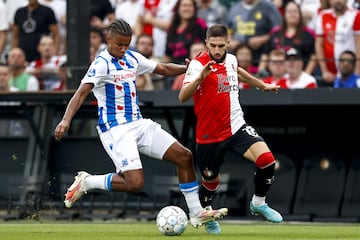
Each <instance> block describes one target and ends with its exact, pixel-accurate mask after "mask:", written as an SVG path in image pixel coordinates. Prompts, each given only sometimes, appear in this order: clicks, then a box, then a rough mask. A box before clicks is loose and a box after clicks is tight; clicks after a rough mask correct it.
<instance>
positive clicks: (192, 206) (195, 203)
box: [183, 191, 203, 217]
mask: <svg viewBox="0 0 360 240" xmlns="http://www.w3.org/2000/svg"><path fill="white" fill-rule="evenodd" d="M183 194H184V197H185V200H186V204H187V206H188V208H189V215H190V217H193V216H195V215H196V214H197V213H198V212H200V211H201V210H202V209H203V207H202V206H201V203H200V200H199V193H198V192H197V191H193V192H183Z"/></svg>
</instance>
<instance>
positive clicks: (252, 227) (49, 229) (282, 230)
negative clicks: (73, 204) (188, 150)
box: [0, 221, 360, 240]
mask: <svg viewBox="0 0 360 240" xmlns="http://www.w3.org/2000/svg"><path fill="white" fill-rule="evenodd" d="M221 228H222V234H221V235H211V236H210V235H209V234H207V233H206V232H205V229H204V228H203V227H201V228H199V229H196V228H193V227H192V226H190V225H188V226H187V229H186V231H185V232H184V233H183V234H182V235H181V236H163V235H161V234H160V232H159V231H158V230H157V228H156V224H155V222H138V221H133V222H132V221H116V222H88V223H84V222H33V221H29V222H27V221H19V222H2V223H0V239H1V240H24V239H26V240H32V239H34V240H64V239H66V240H73V239H74V240H82V239H84V240H85V239H86V240H97V239H99V240H100V239H101V240H108V239H116V240H120V239H129V240H132V239H145V240H152V239H169V238H176V239H177V240H178V239H222V240H227V239H228V240H242V239H244V240H282V239H295V240H302V239H304V240H312V239H314V240H315V239H316V240H319V239H324V240H350V239H351V240H359V239H360V224H320V223H287V222H284V223H281V224H271V223H266V222H264V223H263V222H251V223H247V222H245V223H244V222H231V223H229V222H225V221H222V222H221Z"/></svg>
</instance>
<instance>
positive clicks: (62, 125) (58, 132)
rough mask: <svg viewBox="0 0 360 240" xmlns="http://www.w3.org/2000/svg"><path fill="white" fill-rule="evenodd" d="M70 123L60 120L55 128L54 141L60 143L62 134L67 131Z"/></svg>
mask: <svg viewBox="0 0 360 240" xmlns="http://www.w3.org/2000/svg"><path fill="white" fill-rule="evenodd" d="M69 127H70V122H69V121H66V120H64V119H63V120H61V122H59V123H58V125H57V126H56V128H55V140H56V141H60V139H61V138H62V137H63V135H64V133H65V132H67V131H68V130H69Z"/></svg>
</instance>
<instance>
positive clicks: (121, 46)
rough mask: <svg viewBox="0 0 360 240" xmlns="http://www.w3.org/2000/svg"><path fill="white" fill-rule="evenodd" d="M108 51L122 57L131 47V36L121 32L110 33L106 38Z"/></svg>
mask: <svg viewBox="0 0 360 240" xmlns="http://www.w3.org/2000/svg"><path fill="white" fill-rule="evenodd" d="M106 40H107V45H108V51H109V53H110V54H111V55H112V56H114V57H116V58H118V59H121V58H122V57H123V56H124V55H125V52H126V50H127V49H128V48H129V45H130V42H131V36H122V35H120V34H115V33H113V34H109V35H108V36H107V38H106Z"/></svg>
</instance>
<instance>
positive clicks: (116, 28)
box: [109, 19, 132, 36]
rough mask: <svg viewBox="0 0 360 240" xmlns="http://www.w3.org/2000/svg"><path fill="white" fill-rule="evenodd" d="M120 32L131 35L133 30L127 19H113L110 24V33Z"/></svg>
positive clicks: (123, 34)
mask: <svg viewBox="0 0 360 240" xmlns="http://www.w3.org/2000/svg"><path fill="white" fill-rule="evenodd" d="M113 33H115V34H120V35H122V36H131V35H132V30H131V27H130V25H129V23H127V22H126V21H125V20H123V19H117V20H115V21H113V22H112V23H111V24H110V26H109V34H113Z"/></svg>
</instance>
